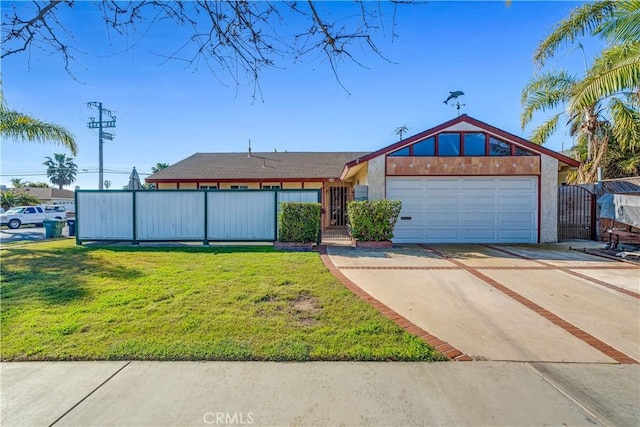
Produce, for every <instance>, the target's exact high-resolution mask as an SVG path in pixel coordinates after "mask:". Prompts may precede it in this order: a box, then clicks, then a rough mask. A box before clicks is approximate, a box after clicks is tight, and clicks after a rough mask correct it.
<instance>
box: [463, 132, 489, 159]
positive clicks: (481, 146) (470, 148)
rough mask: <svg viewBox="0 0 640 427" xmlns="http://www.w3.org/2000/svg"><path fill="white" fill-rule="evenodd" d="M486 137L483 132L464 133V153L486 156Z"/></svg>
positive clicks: (466, 154)
mask: <svg viewBox="0 0 640 427" xmlns="http://www.w3.org/2000/svg"><path fill="white" fill-rule="evenodd" d="M485 145H486V144H485V138H484V134H483V133H465V134H464V155H465V156H484V155H485V154H486V150H485V148H486V147H485Z"/></svg>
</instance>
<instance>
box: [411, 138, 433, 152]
mask: <svg viewBox="0 0 640 427" xmlns="http://www.w3.org/2000/svg"><path fill="white" fill-rule="evenodd" d="M413 155H414V156H435V155H436V139H435V138H434V137H433V136H432V137H431V138H427V139H425V140H424V141H420V142H416V143H415V144H414V145H413Z"/></svg>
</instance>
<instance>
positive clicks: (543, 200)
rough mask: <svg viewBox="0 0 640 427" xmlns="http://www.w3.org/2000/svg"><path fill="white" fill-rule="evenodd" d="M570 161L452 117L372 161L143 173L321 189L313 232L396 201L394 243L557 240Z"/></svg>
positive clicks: (184, 166)
mask: <svg viewBox="0 0 640 427" xmlns="http://www.w3.org/2000/svg"><path fill="white" fill-rule="evenodd" d="M579 164H580V163H579V162H578V161H576V160H574V159H571V158H569V157H566V156H564V155H562V154H559V153H556V152H554V151H552V150H549V149H547V148H544V147H541V146H538V145H536V144H533V143H531V142H530V141H527V140H526V139H523V138H521V137H519V136H517V135H513V134H511V133H508V132H505V131H503V130H501V129H498V128H496V127H494V126H491V125H489V124H487V123H484V122H482V121H480V120H477V119H474V118H472V117H470V116H467V115H461V116H459V117H457V118H455V119H453V120H450V121H447V122H445V123H442V124H440V125H438V126H435V127H433V128H431V129H428V130H426V131H424V132H421V133H419V134H417V135H413V136H411V137H408V138H406V139H403V140H401V141H399V142H396V143H394V144H392V145H389V146H387V147H384V148H382V149H380V150H378V151H375V152H373V153H286V152H285V153H255V154H253V153H249V154H246V153H245V154H240V153H198V154H194V155H193V156H191V157H189V158H187V159H185V160H183V161H181V162H178V163H176V164H175V165H173V166H170V167H168V168H166V169H163V170H161V171H159V172H157V173H156V174H154V175H151V176H150V177H148V178H147V179H146V181H147V182H151V183H154V184H156V186H157V188H159V189H163V188H177V189H183V188H192V189H195V188H208V189H239V190H240V189H260V188H283V189H286V188H317V189H320V190H322V192H321V194H322V204H323V212H324V214H323V215H324V217H323V227H324V228H331V227H336V226H344V225H345V224H346V215H345V211H346V203H347V201H349V200H353V198H354V195H355V192H356V190H357V191H358V192H360V190H362V189H364V188H366V189H367V197H368V198H369V199H373V200H375V199H384V198H387V199H398V200H401V201H402V211H401V213H400V218H399V219H398V222H397V224H396V229H395V238H394V241H396V242H398V243H436V242H452V243H535V242H555V241H557V239H558V186H559V183H561V182H562V181H563V180H564V177H565V176H566V174H567V172H568V171H569V170H571V169H573V168H576V167H578V166H579Z"/></svg>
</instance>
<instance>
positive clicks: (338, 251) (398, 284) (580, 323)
mask: <svg viewBox="0 0 640 427" xmlns="http://www.w3.org/2000/svg"><path fill="white" fill-rule="evenodd" d="M328 253H329V256H330V258H331V261H332V262H333V263H334V265H335V266H336V267H337V268H338V269H339V271H340V272H341V273H342V274H344V275H345V276H346V277H347V278H348V279H350V280H351V281H353V282H354V283H355V284H356V285H357V286H359V287H360V288H362V289H363V290H364V291H365V292H367V293H368V294H370V295H371V296H373V297H374V298H376V299H377V300H379V301H381V302H382V303H383V304H385V305H387V306H388V307H390V308H391V309H393V310H395V311H396V312H398V313H399V314H401V315H402V316H404V317H405V318H407V319H408V320H409V321H411V322H413V323H414V324H416V325H417V326H419V327H420V328H422V329H424V330H425V331H427V332H428V333H430V334H433V335H435V336H436V337H438V338H439V339H441V340H443V341H446V342H449V343H450V344H451V345H452V346H454V347H455V348H457V349H459V350H460V351H462V352H463V353H466V354H468V355H470V356H471V357H473V358H475V359H479V360H486V359H489V360H514V361H539V362H543V361H545V362H584V363H593V362H604V363H616V362H621V363H634V362H635V363H637V360H638V359H640V354H639V350H638V348H639V342H640V337H639V329H640V328H639V327H638V319H640V312H639V311H640V304H639V299H638V295H637V294H636V293H635V292H634V289H636V287H635V286H636V284H635V282H637V281H638V278H639V277H640V269H638V268H637V266H634V265H630V264H625V263H621V262H617V261H612V260H607V259H604V258H599V257H595V256H591V255H587V254H584V253H580V252H576V251H571V252H568V251H567V250H566V249H562V248H559V247H558V246H553V245H548V246H533V245H531V246H492V247H488V246H483V245H430V246H426V247H420V246H416V245H396V246H395V247H394V249H393V250H389V251H382V250H358V249H354V248H349V247H330V248H329V249H328ZM604 271H607V272H610V273H613V274H611V275H607V274H605V273H603V272H604ZM574 273H576V275H574ZM634 276H635V277H634ZM605 285H609V287H607V286H605ZM625 292H626V293H625ZM514 295H515V296H514Z"/></svg>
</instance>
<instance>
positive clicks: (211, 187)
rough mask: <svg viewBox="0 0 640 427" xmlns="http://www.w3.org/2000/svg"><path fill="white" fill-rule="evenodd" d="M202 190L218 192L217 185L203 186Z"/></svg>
mask: <svg viewBox="0 0 640 427" xmlns="http://www.w3.org/2000/svg"><path fill="white" fill-rule="evenodd" d="M200 189H201V190H217V189H218V186H217V185H201V186H200Z"/></svg>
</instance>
